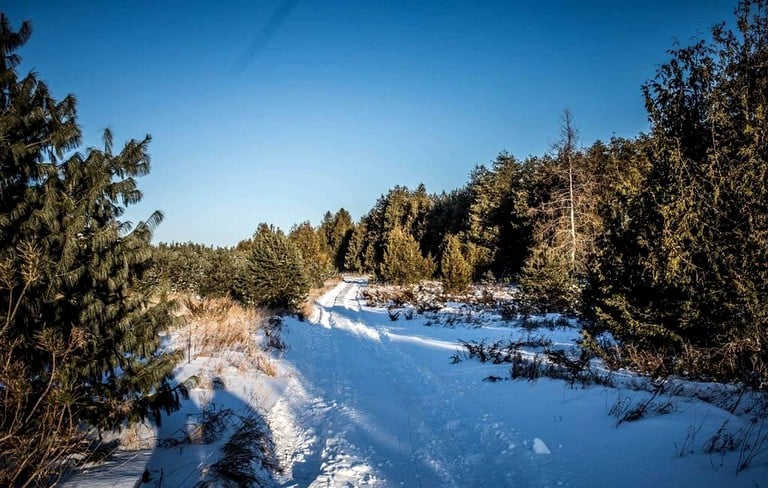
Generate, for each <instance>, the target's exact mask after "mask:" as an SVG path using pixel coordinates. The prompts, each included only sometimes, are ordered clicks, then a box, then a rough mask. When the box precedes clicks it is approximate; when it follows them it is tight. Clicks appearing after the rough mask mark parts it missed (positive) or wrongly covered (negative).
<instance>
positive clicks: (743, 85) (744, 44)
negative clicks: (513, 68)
mask: <svg viewBox="0 0 768 488" xmlns="http://www.w3.org/2000/svg"><path fill="white" fill-rule="evenodd" d="M767 7H768V5H766V2H765V1H756V2H741V3H740V4H739V6H738V8H737V10H736V26H737V31H736V32H732V31H730V30H728V29H726V28H725V25H724V24H719V25H717V26H715V27H714V28H713V30H712V40H711V41H706V40H701V41H699V42H697V43H696V44H694V45H693V46H690V47H685V48H680V49H674V50H672V51H670V54H671V57H672V59H671V60H670V61H669V62H668V63H666V64H664V65H662V66H661V68H660V69H659V71H658V73H657V76H656V78H655V79H654V80H651V81H649V82H648V83H646V85H645V86H644V93H645V98H646V106H647V108H648V112H649V116H650V119H651V123H652V129H653V132H652V137H651V138H650V140H649V141H648V156H647V157H648V159H649V161H650V169H649V171H648V175H647V177H646V178H645V180H644V185H643V188H642V189H641V190H640V191H638V192H637V193H636V194H634V195H633V199H632V200H631V201H630V202H629V204H628V205H626V206H622V207H621V208H620V209H619V210H620V211H619V212H616V211H615V210H614V213H613V215H612V219H611V221H610V223H609V226H610V229H611V230H612V231H614V230H615V231H616V234H614V235H607V236H606V241H607V244H609V245H608V246H606V250H605V251H604V253H603V256H602V257H601V259H600V266H601V269H600V279H597V280H595V281H596V282H595V284H594V289H595V290H596V291H597V293H598V299H597V303H596V305H595V313H596V315H597V316H598V317H602V318H603V323H604V324H606V325H608V326H609V327H611V328H612V329H613V330H615V332H616V333H617V335H618V336H619V337H621V338H622V339H625V340H628V341H633V342H637V343H639V344H645V345H646V347H656V348H658V349H666V350H670V351H672V352H674V351H679V350H680V349H681V348H682V347H683V346H686V347H687V346H692V347H696V348H702V349H708V348H715V349H719V350H723V349H727V350H730V351H734V354H733V355H732V357H731V359H730V360H729V361H727V362H726V363H725V364H723V363H719V364H710V365H709V367H711V368H712V369H713V370H714V371H713V372H712V374H715V375H721V376H730V377H739V378H740V379H742V380H749V381H752V382H754V381H757V382H758V383H759V382H763V383H764V382H765V381H766V380H768V347H766V344H768V337H767V336H766V331H767V330H768V327H767V326H768V286H767V285H768V187H766V185H765V182H766V181H768V159H767V158H766V155H768V137H766V136H767V135H768V134H766V132H768V123H767V122H768V72H766V70H765V66H766V63H768V38H766V36H765V32H766V30H768V17H766V15H767V12H766V11H767V10H768V8H767ZM625 222H631V223H632V224H631V225H626V224H625ZM616 262H622V263H625V264H623V265H622V267H621V268H620V269H619V270H610V269H608V266H611V265H612V263H616ZM622 324H628V325H622ZM750 378H751V380H750ZM755 378H757V380H756V379H755Z"/></svg>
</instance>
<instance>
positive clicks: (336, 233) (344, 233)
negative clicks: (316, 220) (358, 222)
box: [319, 208, 354, 271]
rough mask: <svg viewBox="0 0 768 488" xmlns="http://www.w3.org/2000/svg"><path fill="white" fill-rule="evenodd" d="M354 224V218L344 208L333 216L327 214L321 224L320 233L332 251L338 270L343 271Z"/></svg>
mask: <svg viewBox="0 0 768 488" xmlns="http://www.w3.org/2000/svg"><path fill="white" fill-rule="evenodd" d="M353 229H354V224H353V223H352V216H350V215H349V212H347V211H346V210H345V209H344V208H340V209H339V211H338V212H336V213H335V214H333V215H331V213H330V212H326V213H325V216H324V217H323V222H322V224H320V229H319V231H320V233H321V234H322V235H323V236H324V238H325V242H326V244H327V246H328V249H329V250H330V253H331V257H332V259H333V264H334V265H335V266H336V269H338V270H340V271H343V270H344V264H345V259H346V256H347V248H348V247H349V239H350V238H351V237H352V231H353Z"/></svg>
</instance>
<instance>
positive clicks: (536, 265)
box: [520, 246, 580, 312]
mask: <svg viewBox="0 0 768 488" xmlns="http://www.w3.org/2000/svg"><path fill="white" fill-rule="evenodd" d="M571 271H572V269H571V262H570V260H569V259H568V255H567V253H563V252H562V251H561V250H558V249H553V248H551V247H548V246H537V247H535V248H534V249H533V253H532V254H531V256H530V257H529V258H528V260H527V261H526V262H525V267H524V268H523V274H522V277H521V279H520V285H521V287H522V290H523V292H524V294H525V296H526V298H528V299H529V300H531V301H532V302H534V303H536V304H538V305H543V306H546V307H555V308H556V309H558V310H562V311H569V312H570V311H574V310H576V308H577V306H578V299H579V295H580V293H579V286H578V284H577V283H576V282H575V281H574V279H573V275H572V273H571Z"/></svg>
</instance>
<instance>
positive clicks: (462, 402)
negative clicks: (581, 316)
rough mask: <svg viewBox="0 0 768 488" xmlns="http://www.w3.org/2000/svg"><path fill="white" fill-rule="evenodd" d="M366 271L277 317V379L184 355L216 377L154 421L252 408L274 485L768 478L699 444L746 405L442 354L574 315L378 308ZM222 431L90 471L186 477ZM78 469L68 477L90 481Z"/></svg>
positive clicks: (549, 333) (757, 481)
mask: <svg viewBox="0 0 768 488" xmlns="http://www.w3.org/2000/svg"><path fill="white" fill-rule="evenodd" d="M364 286H365V283H364V282H359V281H350V282H341V283H339V284H338V285H337V286H336V287H335V288H334V289H332V290H331V291H329V292H328V293H327V294H325V295H324V296H323V297H321V298H320V299H319V300H318V301H317V304H316V305H317V306H316V310H315V313H314V314H313V316H312V317H311V319H310V320H309V321H308V322H300V321H298V320H294V319H286V320H285V329H284V340H285V342H286V343H287V344H288V350H287V351H286V352H285V353H284V354H283V355H282V357H280V358H279V359H276V361H275V362H276V364H277V369H278V375H277V377H276V378H274V379H271V378H267V377H266V376H264V375H263V374H261V373H259V372H257V371H254V370H247V369H246V370H244V371H243V370H242V369H240V370H238V369H235V368H222V366H221V365H218V366H216V365H214V364H212V363H211V362H210V361H209V362H208V363H206V361H205V360H199V361H198V362H195V361H193V363H192V364H189V365H186V364H185V365H183V366H182V367H181V368H180V369H179V371H178V372H177V373H178V374H177V376H178V378H179V380H183V379H184V378H185V377H188V376H189V375H191V374H198V375H199V374H202V373H203V372H205V371H213V370H216V371H217V372H218V374H219V376H220V377H221V378H222V379H223V381H224V384H225V389H221V390H214V391H207V390H203V389H200V390H193V395H192V399H191V400H190V401H189V402H186V403H185V407H184V410H183V411H182V412H179V413H176V414H174V415H173V416H171V417H170V418H169V419H168V420H167V421H166V422H164V424H163V427H162V428H161V429H160V431H161V432H160V433H158V434H157V435H158V436H159V437H161V438H164V437H168V436H172V435H173V433H174V432H177V431H179V430H183V429H184V428H185V425H186V421H187V419H188V418H190V415H191V414H194V413H196V412H197V413H199V412H200V410H201V408H202V406H203V405H205V404H206V403H208V404H210V403H212V402H216V403H217V404H218V405H220V406H221V407H226V408H231V409H233V410H237V411H239V412H245V413H248V414H251V415H260V416H263V418H264V419H265V421H266V423H267V424H268V426H269V430H270V433H271V436H272V438H273V440H274V450H275V456H276V458H277V459H278V460H279V461H280V464H281V465H282V467H283V472H282V473H274V474H273V475H272V477H271V479H269V480H267V481H268V483H267V484H272V485H275V486H285V487H337V486H338V487H342V486H376V487H401V486H420V487H443V486H445V487H466V486H532V487H534V486H536V487H538V486H573V487H582V486H583V487H592V486H595V487H598V486H615V485H618V484H621V485H622V486H625V487H633V486H659V487H664V486H689V485H697V486H699V487H707V486H713V487H715V486H717V487H719V486H758V485H762V484H764V483H765V480H766V479H768V467H767V465H766V462H767V459H766V453H765V452H763V453H761V454H760V455H759V456H757V458H756V459H755V461H754V462H753V463H752V465H751V466H750V467H749V468H748V469H746V470H744V471H742V472H740V473H738V474H737V473H736V466H737V464H738V458H739V452H738V451H736V452H725V453H723V454H721V453H719V452H717V453H714V454H704V453H703V447H704V444H705V443H706V441H707V440H708V439H710V438H711V437H712V436H713V435H714V434H715V433H716V432H717V430H718V429H719V428H720V427H721V426H722V425H723V424H724V422H726V421H728V425H729V426H730V428H731V429H732V431H733V432H736V431H738V429H739V428H746V427H748V425H749V424H748V420H749V417H748V416H747V415H746V414H743V415H734V414H731V413H730V412H729V411H728V410H727V409H724V408H721V407H718V406H716V405H714V404H710V403H706V402H704V401H701V400H698V399H696V398H694V397H693V396H692V395H690V394H686V395H683V396H675V395H672V394H670V393H668V392H664V393H662V394H660V395H658V396H657V397H656V398H655V399H654V405H656V404H659V405H660V404H662V403H666V404H667V405H668V409H667V410H671V411H669V412H668V413H664V414H662V413H657V412H651V413H649V414H648V415H647V416H646V417H645V418H643V419H641V420H639V421H635V422H619V421H618V418H617V415H619V414H617V413H616V412H617V411H619V410H621V409H620V408H619V407H621V406H624V407H625V410H626V408H631V407H632V406H634V405H637V404H638V403H639V402H641V401H642V400H644V399H647V398H649V397H650V395H652V393H651V392H650V391H646V390H644V389H642V388H641V389H637V388H636V386H637V385H638V384H640V385H642V384H643V381H644V380H641V379H638V378H636V377H634V376H632V375H629V374H628V373H625V374H624V375H620V376H619V378H622V377H624V378H626V381H619V382H618V383H617V384H618V385H619V387H618V388H613V387H606V386H590V387H586V388H583V387H581V386H579V385H578V383H577V385H576V386H575V387H571V386H569V385H568V384H567V383H566V382H565V381H563V380H555V379H548V378H541V379H539V380H538V381H536V382H529V381H526V380H514V381H513V380H504V381H496V382H490V381H482V380H483V379H484V378H487V377H489V376H491V375H495V376H498V377H502V378H508V377H509V365H508V364H507V365H494V364H490V363H480V362H477V361H472V360H464V361H462V362H460V363H458V364H451V360H450V359H451V356H452V355H453V354H455V353H456V351H457V350H458V349H459V348H460V342H459V341H460V340H466V341H471V340H474V341H482V340H488V341H495V340H509V339H513V340H517V339H520V338H525V337H526V336H527V335H529V334H531V333H533V334H536V335H539V334H541V335H544V336H545V337H546V338H547V339H549V340H551V341H552V342H553V344H555V345H556V346H557V347H561V348H568V347H571V348H572V347H575V345H574V344H575V342H576V340H577V339H578V337H579V333H578V329H576V328H555V329H552V330H550V329H537V330H535V331H533V332H530V331H528V330H523V329H521V328H517V327H514V324H510V323H505V322H503V321H501V320H500V319H493V320H489V321H487V322H485V323H483V324H482V325H480V326H478V325H477V323H476V322H473V325H472V326H471V327H463V326H461V325H457V326H455V327H443V326H440V325H432V326H429V327H427V326H425V324H426V323H428V319H427V318H426V317H423V316H419V315H417V316H415V317H414V318H413V320H406V319H405V318H404V317H402V316H401V317H400V318H399V320H397V321H392V320H390V318H389V316H388V314H387V311H386V309H384V308H380V307H371V306H367V305H365V304H364V303H363V301H362V300H361V299H360V298H359V297H360V290H361V289H362V287H364ZM525 352H526V354H529V355H532V354H534V353H535V352H536V350H526V351H525ZM539 352H540V351H539ZM684 386H685V387H686V389H687V390H691V391H693V390H696V389H697V388H707V386H706V385H704V386H701V385H693V384H689V383H684ZM718 388H719V387H717V385H714V386H712V389H713V391H715V390H717V389H718ZM650 389H651V388H648V390H650ZM721 390H722V389H721ZM681 391H682V389H681ZM660 410H661V409H660ZM737 413H738V412H737ZM222 442H223V440H222V441H219V442H217V443H213V444H212V445H183V446H177V447H174V448H171V449H168V448H155V449H154V450H153V451H152V450H144V451H137V452H134V453H131V455H134V456H136V457H134V458H132V459H138V460H139V461H140V462H135V463H134V464H135V468H134V469H135V471H134V475H133V477H130V476H123V477H118V476H117V475H115V474H108V472H106V471H104V469H105V468H106V466H103V467H100V468H97V470H96V472H98V473H101V474H100V475H98V479H99V481H100V482H102V483H108V482H115V483H118V484H101V485H100V486H133V485H135V484H136V482H137V480H138V479H139V478H140V477H141V473H142V472H143V470H144V465H145V464H146V463H147V462H148V468H149V470H150V472H151V474H152V477H153V480H152V481H150V482H149V483H145V484H143V485H141V486H161V485H162V486H195V484H197V483H198V482H199V481H200V479H201V477H203V476H205V473H206V472H207V468H208V467H209V466H210V465H211V464H212V463H213V462H214V461H215V460H216V456H218V455H219V453H220V447H221V444H222ZM122 455H125V454H122ZM147 458H149V461H147ZM142 462H143V463H144V464H142ZM99 470H101V471H99ZM161 470H162V476H163V480H162V484H161V483H160V482H159V479H160V475H161ZM121 476H122V475H121ZM76 478H77V477H76ZM79 479H80V481H74V482H73V481H70V484H69V485H66V484H65V486H96V484H91V483H90V482H85V484H83V481H82V480H83V478H82V477H81V478H79ZM92 480H94V483H95V478H92ZM120 482H124V484H119V483H120ZM73 483H74V484H73ZM77 483H81V484H77Z"/></svg>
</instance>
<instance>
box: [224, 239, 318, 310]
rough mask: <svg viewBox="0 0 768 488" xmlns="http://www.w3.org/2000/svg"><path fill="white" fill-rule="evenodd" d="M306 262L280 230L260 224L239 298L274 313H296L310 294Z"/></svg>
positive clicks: (243, 274) (241, 281) (240, 278)
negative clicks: (279, 311) (283, 311)
mask: <svg viewBox="0 0 768 488" xmlns="http://www.w3.org/2000/svg"><path fill="white" fill-rule="evenodd" d="M305 269H306V268H305V264H304V260H303V259H302V257H301V252H300V251H299V249H298V248H297V247H296V245H295V244H294V243H293V242H291V240H290V239H288V238H287V237H286V236H285V234H283V232H282V231H280V230H275V229H274V228H273V227H269V226H267V225H266V224H261V225H260V227H259V229H258V230H257V232H256V235H254V237H253V245H252V249H251V251H250V253H249V254H248V256H247V261H246V265H245V268H244V270H243V273H242V274H241V276H240V277H239V281H240V287H239V296H238V298H239V299H241V300H242V301H244V302H246V303H252V304H256V305H259V306H262V307H267V308H271V309H275V310H285V311H289V312H292V311H295V310H296V308H297V306H298V305H299V304H300V303H301V301H302V300H303V299H304V298H305V297H306V296H307V293H308V292H309V286H310V284H309V279H308V278H307V276H306V273H305Z"/></svg>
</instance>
